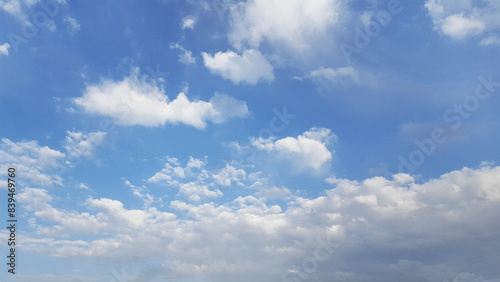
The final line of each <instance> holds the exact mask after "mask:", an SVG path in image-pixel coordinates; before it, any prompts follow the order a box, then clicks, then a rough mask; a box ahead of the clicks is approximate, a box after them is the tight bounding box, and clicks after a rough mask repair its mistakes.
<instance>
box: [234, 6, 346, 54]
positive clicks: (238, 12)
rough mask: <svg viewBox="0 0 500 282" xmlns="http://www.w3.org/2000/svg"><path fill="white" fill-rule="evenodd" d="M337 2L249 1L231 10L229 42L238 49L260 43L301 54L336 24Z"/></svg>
mask: <svg viewBox="0 0 500 282" xmlns="http://www.w3.org/2000/svg"><path fill="white" fill-rule="evenodd" d="M341 3H342V1H338V0H315V1H301V0H251V1H247V2H245V3H240V4H239V5H237V6H235V7H233V9H232V13H231V15H232V26H231V32H230V33H229V39H230V41H231V42H232V44H233V45H234V46H235V47H236V48H237V49H241V48H242V47H243V46H249V47H250V48H258V47H259V46H260V44H261V43H262V42H263V41H267V42H269V43H271V44H273V45H275V46H277V47H287V48H293V49H295V50H298V51H303V50H304V49H305V47H307V46H309V44H312V41H313V39H314V38H320V37H322V36H324V35H327V30H328V28H329V27H331V26H333V25H334V24H335V23H337V22H338V19H339V12H340V6H341Z"/></svg>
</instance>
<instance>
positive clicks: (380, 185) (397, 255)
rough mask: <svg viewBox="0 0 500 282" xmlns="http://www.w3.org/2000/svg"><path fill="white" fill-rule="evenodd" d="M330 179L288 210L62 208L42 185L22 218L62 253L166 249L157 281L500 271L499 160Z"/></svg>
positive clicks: (94, 204) (258, 204) (460, 277)
mask: <svg viewBox="0 0 500 282" xmlns="http://www.w3.org/2000/svg"><path fill="white" fill-rule="evenodd" d="M327 182H328V183H331V185H332V188H331V189H328V190H326V191H324V193H323V195H322V196H319V197H316V198H311V199H308V198H301V197H294V198H293V199H291V200H288V202H287V203H286V205H285V206H286V209H284V210H283V209H282V208H281V207H280V206H277V205H270V204H267V203H266V202H263V201H262V199H259V198H257V197H254V196H239V197H237V198H235V199H234V200H229V201H228V202H226V203H224V204H221V205H216V204H214V203H201V204H198V205H195V204H189V203H185V202H183V201H180V200H174V201H172V202H171V203H170V207H169V211H175V212H176V213H181V214H183V217H182V218H180V217H177V216H176V215H175V214H174V213H172V212H168V211H162V210H158V209H156V208H144V209H129V208H127V207H125V206H124V204H123V203H121V202H119V201H116V200H112V199H106V198H100V199H93V198H89V199H87V200H86V201H85V206H84V207H85V208H86V209H87V210H86V211H82V212H76V211H72V210H64V209H57V208H54V207H53V206H52V204H51V202H52V197H51V196H50V195H49V194H48V192H47V191H46V190H43V189H34V188H26V189H23V191H22V192H21V193H20V194H19V197H18V199H19V201H20V202H21V203H22V205H23V206H24V207H25V209H26V211H27V214H26V216H27V217H28V218H37V219H43V221H41V222H43V224H42V223H40V224H38V223H37V224H36V227H37V230H38V235H37V238H36V239H35V238H30V236H26V237H25V238H24V239H23V243H24V248H25V250H26V251H30V252H36V253H43V254H46V255H49V256H58V257H63V258H69V257H81V256H83V257H90V258H116V257H124V258H129V259H130V260H131V261H133V262H137V261H141V260H142V261H144V260H147V258H150V257H158V258H162V260H163V261H165V262H166V263H165V265H164V266H158V267H159V268H158V270H160V269H161V270H162V271H157V272H155V273H156V274H155V275H156V278H158V279H160V278H164V279H166V278H167V276H168V277H170V278H172V277H174V278H177V279H186V278H187V279H189V278H194V277H200V276H203V277H206V278H208V279H209V280H210V281H244V282H254V281H303V280H304V281H305V280H307V279H309V280H311V281H331V280H332V279H334V280H335V281H498V279H497V278H498V277H499V275H500V273H499V272H498V267H497V257H498V252H499V251H500V249H499V246H500V245H499V244H498V242H499V241H498V238H499V236H500V228H499V226H498V224H496V223H497V215H498V213H499V212H500V205H499V203H500V167H489V166H484V167H480V168H476V169H472V168H463V169H461V170H457V171H452V172H450V173H446V174H444V175H442V176H440V177H439V178H436V179H430V180H428V181H419V183H416V182H415V179H414V178H413V177H412V176H410V175H407V174H396V175H393V176H392V177H390V178H384V177H372V178H368V179H365V180H362V181H353V180H348V179H337V178H334V177H332V178H328V179H327ZM186 187H187V190H189V189H191V188H192V187H194V185H193V186H192V187H190V186H189V185H186ZM196 189H198V188H196V187H195V188H193V190H196ZM274 190H275V192H276V193H278V194H279V193H282V194H287V192H286V191H285V190H283V191H279V190H276V189H274ZM84 234H94V235H95V236H93V237H86V236H83V235H84ZM103 234H105V235H103ZM68 235H71V237H70V238H71V239H70V240H68V239H67V238H65V237H64V236H68ZM137 242H148V243H147V244H142V245H140V246H139V247H138V246H137ZM360 258H361V261H360ZM145 270H146V269H145ZM301 277H302V278H301ZM495 279H497V280H495Z"/></svg>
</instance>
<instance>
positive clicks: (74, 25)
mask: <svg viewBox="0 0 500 282" xmlns="http://www.w3.org/2000/svg"><path fill="white" fill-rule="evenodd" d="M64 22H65V23H66V24H67V26H68V32H69V33H70V34H75V32H77V31H79V30H80V24H79V23H78V21H77V20H76V19H75V18H72V17H70V16H66V17H64Z"/></svg>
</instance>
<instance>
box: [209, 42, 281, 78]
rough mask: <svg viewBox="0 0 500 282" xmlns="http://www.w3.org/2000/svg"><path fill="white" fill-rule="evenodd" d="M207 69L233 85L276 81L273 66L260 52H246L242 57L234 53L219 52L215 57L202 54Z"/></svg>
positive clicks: (252, 50)
mask: <svg viewBox="0 0 500 282" xmlns="http://www.w3.org/2000/svg"><path fill="white" fill-rule="evenodd" d="M202 56H203V61H204V63H205V67H207V68H208V69H209V70H210V72H211V73H213V74H217V75H220V76H222V77H223V78H225V79H229V80H231V81H232V82H233V83H236V84H238V83H242V82H244V83H248V84H252V85H255V84H257V83H258V82H260V81H268V82H271V81H273V80H274V72H273V66H272V65H271V64H270V63H269V62H268V61H267V60H266V58H264V56H262V54H261V53H260V52H259V51H258V50H254V49H251V50H245V51H244V52H243V54H242V55H241V56H240V55H238V54H236V53H235V52H233V51H227V52H225V53H222V52H218V53H216V54H215V55H213V56H212V55H210V54H207V53H205V52H203V53H202Z"/></svg>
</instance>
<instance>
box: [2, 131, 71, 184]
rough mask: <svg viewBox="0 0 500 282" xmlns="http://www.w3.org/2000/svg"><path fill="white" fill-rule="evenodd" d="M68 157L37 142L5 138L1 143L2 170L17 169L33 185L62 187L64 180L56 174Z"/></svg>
mask: <svg viewBox="0 0 500 282" xmlns="http://www.w3.org/2000/svg"><path fill="white" fill-rule="evenodd" d="M65 157H66V155H65V154H64V153H62V152H59V151H57V150H53V149H51V148H49V147H47V146H43V147H41V146H39V145H38V143H37V142H36V141H21V142H17V143H15V142H12V141H11V140H9V139H6V138H3V139H2V140H1V143H0V169H2V170H3V171H7V168H8V167H12V166H13V167H15V168H16V170H17V171H19V173H20V174H21V175H23V178H24V179H26V180H28V181H29V182H30V183H32V184H33V185H39V186H52V185H54V184H57V185H62V178H61V177H60V176H59V175H57V174H56V173H55V172H56V170H57V169H59V168H61V167H62V163H63V161H64V159H65Z"/></svg>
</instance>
